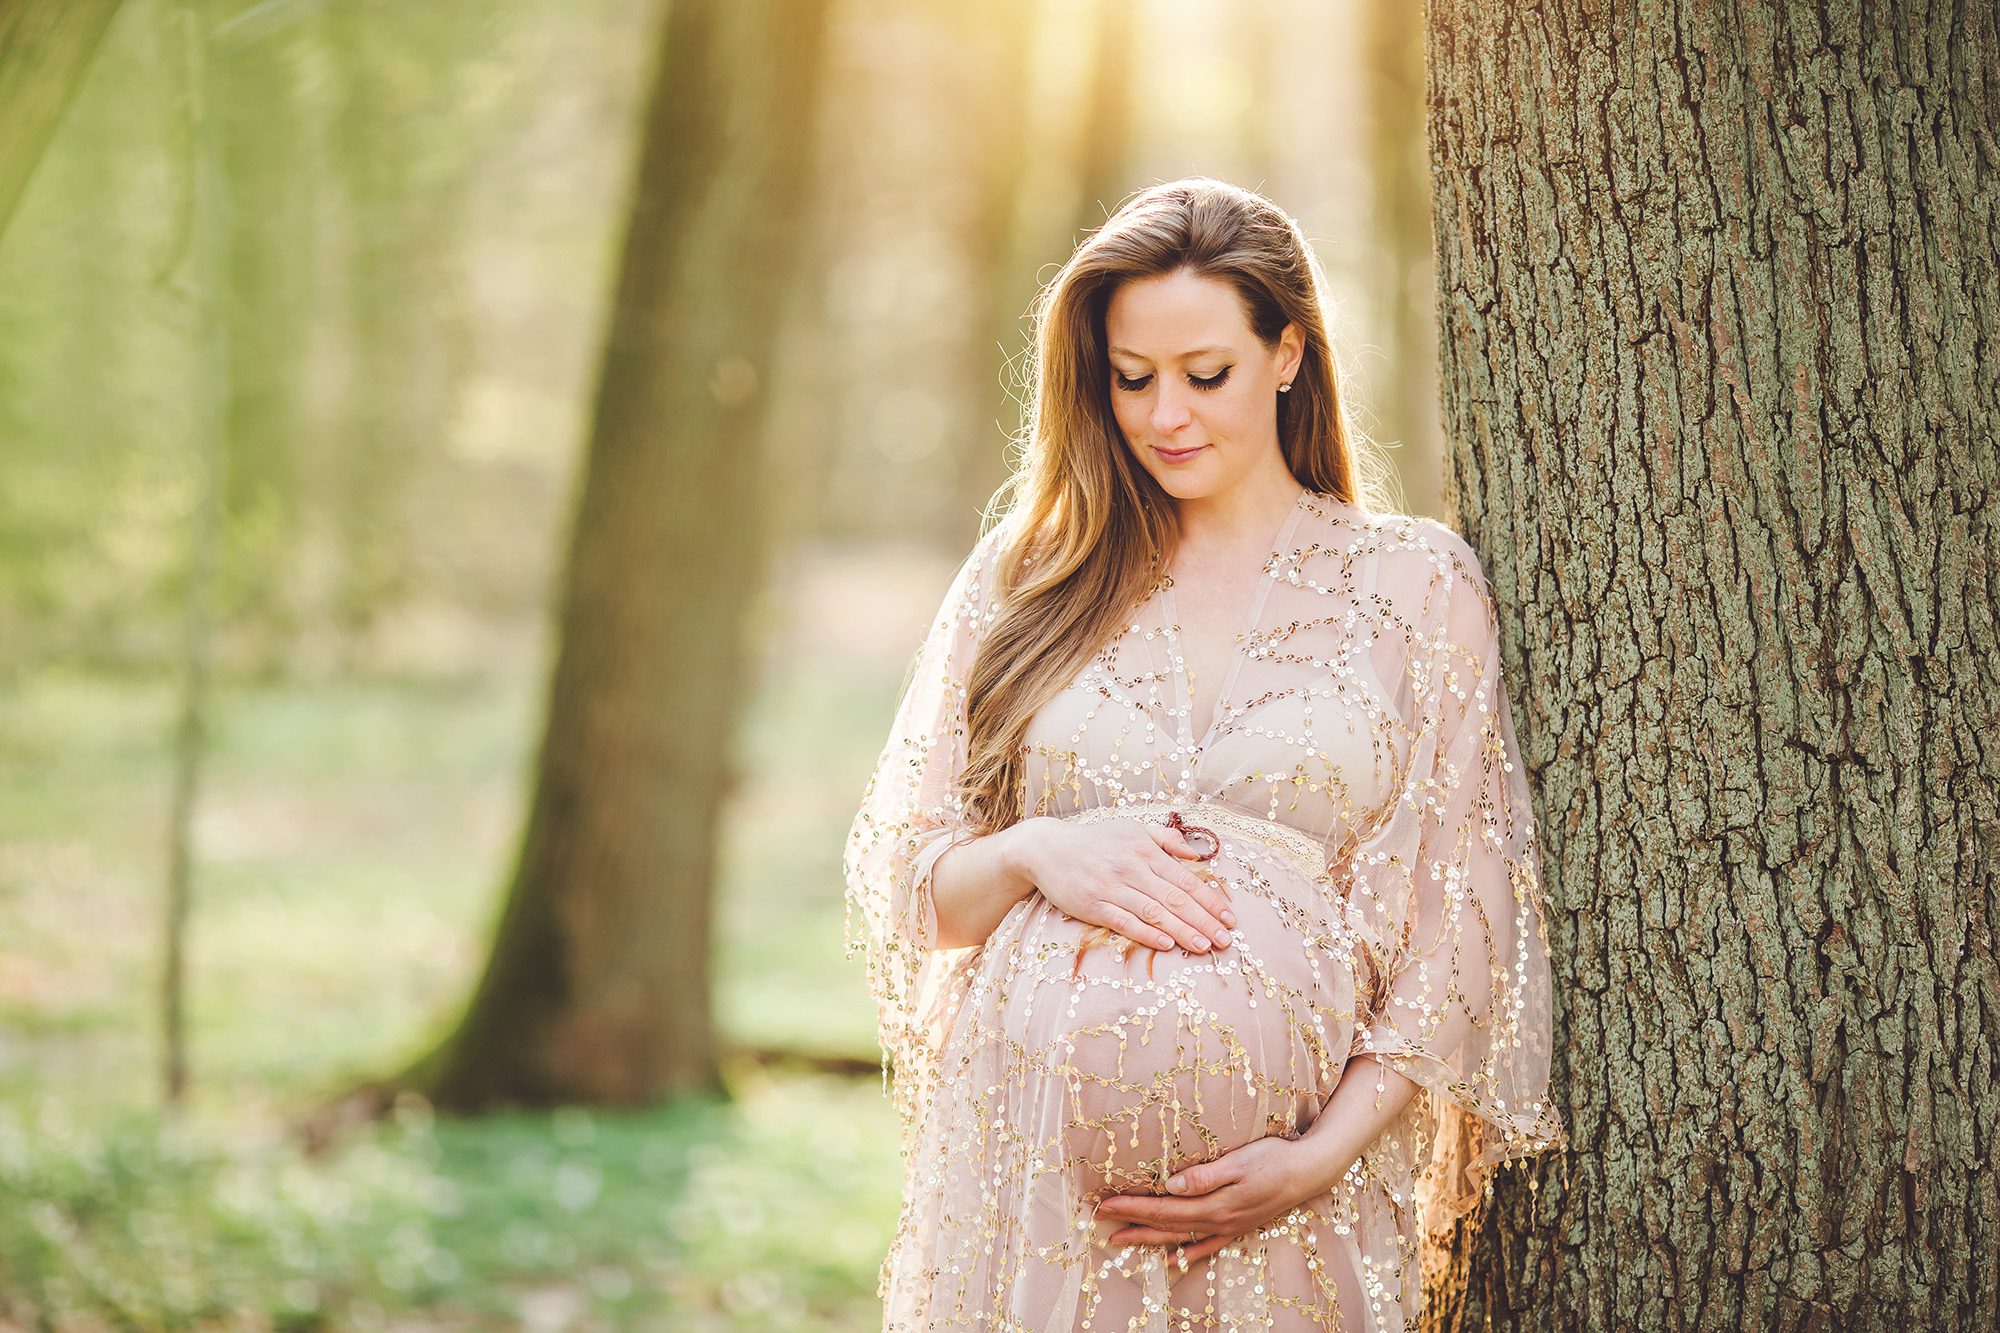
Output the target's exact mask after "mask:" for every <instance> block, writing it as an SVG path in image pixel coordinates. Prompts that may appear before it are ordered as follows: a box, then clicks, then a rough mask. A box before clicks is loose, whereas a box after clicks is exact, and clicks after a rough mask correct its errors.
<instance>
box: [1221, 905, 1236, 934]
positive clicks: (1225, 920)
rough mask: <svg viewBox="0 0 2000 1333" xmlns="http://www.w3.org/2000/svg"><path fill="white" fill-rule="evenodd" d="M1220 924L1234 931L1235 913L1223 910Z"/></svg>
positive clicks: (1226, 909)
mask: <svg viewBox="0 0 2000 1333" xmlns="http://www.w3.org/2000/svg"><path fill="white" fill-rule="evenodd" d="M1222 924H1223V925H1225V926H1228V927H1230V928H1232V929H1234V928H1235V925H1236V913H1234V912H1232V911H1230V910H1229V909H1228V908H1227V907H1225V908H1223V909H1222Z"/></svg>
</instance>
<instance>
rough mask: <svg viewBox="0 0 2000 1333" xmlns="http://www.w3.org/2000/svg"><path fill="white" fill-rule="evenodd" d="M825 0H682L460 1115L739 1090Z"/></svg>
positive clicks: (669, 40)
mask: <svg viewBox="0 0 2000 1333" xmlns="http://www.w3.org/2000/svg"><path fill="white" fill-rule="evenodd" d="M825 21H826V12H825V7H824V5H823V4H821V3H817V2H815V3H804V2H800V3H783V4H780V3H777V2H776V0H754V2H753V0H673V4H672V5H671V6H670V7H669V8H668V10H667V20H666V23H665V26H664V29H663V34H664V42H665V45H664V48H663V53H662V55H661V57H660V62H659V66H658V75H657V85H656V88H655V91H654V95H653V100H652V102H651V105H650V107H649V110H648V113H647V123H646V129H645V133H644V136H643V147H642V150H641V161H640V164H639V170H638V177H637V185H636V193H635V201H634V205H633V209H632V220H631V225H630V230H629V234H628V236H627V238H626V243H625V252H624V257H623V261H622V266H621V272H620V277H619V283H618V289H617V296H616V304H615V308H614V310H613V312H612V317H611V331H610V337H609V341H608V345H607V347H606V349H605V355H604V369H603V375H602V379H601V382H600V385H599V390H598V396H597V403H596V412H595V417H594V421H593V425H592V434H591V440H590V447H589V454H588V459H587V462H586V466H585V472H584V478H583V488H582V496H581V500H580V503H579V505H578V508H577V513H576V526H575V535H574V538H573V543H572V546H571V549H570V556H569V566H568V572H567V576H566V582H565V586H564V591H563V599H562V608H561V617H560V621H561V623H560V635H561V639H560V643H561V647H560V652H559V656H558V660H557V663H556V668H555V676H554V681H553V685H552V688H551V693H550V700H549V710H548V722H547V730H546V732H545V734H544V737H543V740H542V747H541V753H540V757H539V764H538V768H537V772H536V781H535V795H534V801H533V807H532V809H531V811H530V813H529V816H528V826H527V830H526V834H525V837H524V841H523V846H522V850H521V855H520V862H519V865H518V868H517V869H516V871H515V876H514V882H513V886H512V889H511V891H510V893H509V895H508V901H507V907H506V911H505V914H504V916H503V918H502V920H501V923H500V928H499V934H498V937H497V938H496V940H495V942H494V946H493V953H492V957H491V959H490V960H489V962H488V964H487V970H486V973H485V976H484V977H483V979H482V980H481V982H480V984H479V987H478V990H477V992H476V994H475V995H474V996H473V999H472V1002H471V1006H470V1008H469V1010H468V1012H467V1013H466V1015H465V1018H464V1020H463V1022H462V1024H461V1026H460V1027H459V1029H458V1031H457V1032H456V1034H455V1035H453V1036H452V1037H451V1038H450V1039H449V1040H448V1041H447V1042H446V1043H445V1044H444V1045H443V1046H442V1047H441V1048H440V1049H439V1050H438V1051H437V1052H436V1053H435V1054H434V1055H433V1056H432V1057H431V1059H430V1060H429V1061H428V1062H427V1063H426V1065H425V1066H423V1067H422V1068H420V1070H419V1071H417V1073H418V1077H419V1080H420V1081H421V1082H423V1083H424V1084H426V1085H427V1086H428V1088H429V1090H430V1092H431V1093H432V1095H433V1096H434V1097H435V1098H436V1099H437V1100H438V1101H439V1102H441V1103H442V1104H444V1105H446V1106H449V1107H452V1108H458V1109H466V1108H475V1107H479V1106H483V1105H487V1104H491V1103H495V1102H526V1103H549V1102H555V1101H579V1102H602V1103H613V1104H632V1103H639V1102H644V1101H649V1100H653V1099H656V1098H659V1097H663V1096H666V1095H669V1094H673V1093H677V1092H681V1091H699V1090H713V1089H715V1088H716V1087H717V1086H718V1080H717V1075H716V1068H715V1053H714V1038H713V1034H712V1031H711V1018H710V996H709V990H710V981H709V945H710V935H711V920H712V915H713V912H712V899H713V892H712V889H713V880H714V871H715V863H716V832H717V824H718V816H719V813H720V811H721V809H722V807H723V804H724V800H725V798H726V796H727V795H728V791H729V787H730V783H731V773H730V756H731V754H732V752H733V749H734V733H735V729H736V721H737V718H738V715H739V712H740V708H741V704H742V702H743V700H744V698H745V693H746V691H745V685H744V679H743V677H744V673H745V670H746V667H747V665H748V663H749V661H750V660H751V659H750V655H749V653H748V652H747V648H748V645H747V643H746V639H747V636H748V632H749V629H750V628H751V616H750V611H751V608H752V602H753V599H754V598H755V597H756V595H757V593H758V590H759V587H760V582H761V576H762V572H763V565H764V556H765V547H766V537H767V532H766V516H767V509H768V506H767V505H766V503H765V498H764V497H765V495H766V492H767V490H768V482H767V480H766V478H765V477H764V476H763V474H762V469H761V468H760V461H761V454H762V447H761V442H760V438H759V436H760V433H761V424H762V421H763V418H764V405H765V401H766V398H767V395H768V392H769V386H768V383H767V380H768V375H769V370H768V368H769V365H770V353H771V344H772V340H773V335H774V333H775V331H776V329H777V327H778V313H779V306H780V303H781V300H782V298H783V295H784V291H785V286H786V281H787V272H788V270H789V268H790V267H791V265H790V262H789V261H790V260H791V259H792V258H793V237H792V234H791V230H790V229H791V228H792V227H794V226H795V225H796V221H795V220H796V218H797V216H798V215H799V214H800V213H801V212H802V211H803V209H804V207H805V205H806V202H807V182H808V181H809V179H810V174H811V173H810V171H809V164H810V157H811V155H810V151H809V148H810V142H809V141H810V133H809V131H810V127H811V122H812V117H813V112H814V106H815V99H816V96H817V90H818V83H819V79H820V75H821V58H820V48H821V44H822V40H823V34H824V28H825Z"/></svg>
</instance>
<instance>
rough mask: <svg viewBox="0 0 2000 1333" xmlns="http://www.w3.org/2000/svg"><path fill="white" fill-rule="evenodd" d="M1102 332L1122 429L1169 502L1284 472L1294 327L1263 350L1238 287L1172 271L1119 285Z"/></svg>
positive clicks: (1299, 342) (1298, 342)
mask: <svg viewBox="0 0 2000 1333" xmlns="http://www.w3.org/2000/svg"><path fill="white" fill-rule="evenodd" d="M1104 332H1105V344H1106V346H1107V347H1108V348H1109V349H1110V359H1111V372H1110V373H1111V406H1112V409H1113V411H1114V412H1116V414H1117V417H1118V427H1119V429H1120V430H1121V431H1122V432H1123V433H1124V436H1125V443H1126V445H1127V446H1128V447H1130V448H1131V450H1132V453H1133V456H1134V457H1136V458H1137V459H1138V460H1139V465H1140V466H1141V467H1143V468H1145V469H1146V471H1148V472H1150V473H1152V474H1153V478H1154V480H1156V481H1158V482H1159V483H1160V485H1161V486H1162V487H1163V488H1164V489H1165V490H1166V492H1167V493H1168V494H1169V495H1172V496H1173V497H1174V498H1175V499H1177V500H1194V499H1201V498H1204V497H1207V496H1211V495H1215V494H1218V493H1220V492H1222V491H1226V490H1228V489H1229V488H1230V487H1232V486H1234V485H1235V484H1237V483H1238V482H1240V481H1242V480H1243V479H1244V478H1245V477H1247V476H1249V475H1251V474H1252V473H1254V472H1257V471H1259V470H1260V469H1262V468H1266V467H1271V466H1273V465H1275V466H1277V467H1279V468H1283V467H1284V460H1283V457H1282V456H1281V454H1280V453H1279V450H1278V386H1279V385H1280V384H1289V383H1290V382H1291V379H1292V376H1293V375H1295V374H1296V373H1298V367H1299V361H1300V359H1301V355H1302V350H1303V347H1304V339H1303V338H1301V337H1300V335H1299V332H1298V330H1297V328H1295V327H1294V326H1293V325H1290V324H1287V325H1286V326H1285V328H1284V331H1283V333H1282V334H1280V336H1279V339H1278V344H1277V346H1275V347H1266V346H1264V344H1263V343H1261V342H1258V341H1257V336H1256V335H1255V334H1254V333H1252V332H1251V331H1250V324H1249V321H1248V320H1247V319H1246V318H1245V316H1244V312H1243V303H1242V300H1241V299H1240V298H1239V297H1238V296H1237V294H1236V291H1235V289H1234V288H1232V287H1230V286H1229V285H1228V284H1226V283H1224V282H1221V281H1219V280H1217V279H1215V278H1208V277H1203V276H1201V275H1199V274H1196V273H1192V272H1189V271H1188V270H1186V269H1177V270H1175V271H1174V272H1172V273H1169V274H1165V275H1162V276H1158V277H1149V278H1134V279H1132V280H1130V281H1128V282H1125V283H1123V284H1121V285H1120V286H1119V287H1118V289H1117V290H1116V291H1114V292H1113V293H1112V294H1111V300H1110V302H1109V304H1108V305H1107V306H1106V307H1105V311H1104Z"/></svg>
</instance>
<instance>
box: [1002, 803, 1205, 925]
mask: <svg viewBox="0 0 2000 1333" xmlns="http://www.w3.org/2000/svg"><path fill="white" fill-rule="evenodd" d="M1017 837H1018V839H1019V850H1018V851H1017V853H1016V857H1017V862H1018V864H1019V866H1020V868H1021V869H1022V871H1024V872H1025V873H1026V875H1027V877H1028V878H1029V879H1030V880H1032V881H1033V883H1034V885H1035V888H1036V889H1037V890H1039V891H1040V893H1041V895H1042V897H1044V898H1046V899H1048V900H1049V902H1051V903H1053V904H1054V905H1055V906H1056V907H1057V908H1059V909H1061V910H1062V911H1063V912H1064V913H1065V914H1066V915H1069V916H1072V917H1075V918H1076V919H1077V920H1078V921H1082V922H1086V923H1088V924H1090V925H1093V926H1103V927H1104V928H1106V929H1107V930H1110V931H1113V932H1115V933H1117V934H1119V935H1123V936H1124V937H1125V938H1127V939H1129V940H1132V941H1135V942H1136V943H1139V944H1143V945H1145V946H1147V947H1148V948H1152V949H1172V948H1175V947H1176V946H1178V947H1180V948H1183V949H1186V950H1188V951H1189V952H1190V953H1205V952H1207V951H1208V950H1209V949H1211V948H1217V949H1219V948H1226V947H1227V946H1228V944H1229V939H1230V937H1229V930H1230V928H1231V927H1232V926H1234V925H1235V924H1236V914H1235V912H1233V911H1231V910H1230V907H1229V895H1228V893H1227V892H1226V891H1224V889H1223V888H1222V886H1221V883H1220V881H1219V880H1218V881H1212V880H1209V879H1205V878H1203V877H1202V876H1201V875H1199V874H1197V873H1196V872H1195V871H1193V870H1192V869H1190V868H1189V867H1188V864H1187V863H1188V862H1191V861H1192V862H1199V861H1200V860H1201V853H1202V851H1203V850H1205V848H1204V847H1202V846H1200V845H1198V844H1196V843H1194V842H1191V841H1189V840H1188V839H1187V838H1186V837H1184V836H1183V835H1182V834H1181V833H1180V832H1179V831H1178V830H1175V829H1172V828H1168V827H1167V826H1166V825H1164V824H1153V823H1149V822H1147V821H1144V820H1138V819H1107V820H1104V821H1102V822H1100V823H1091V824H1077V823H1073V822H1071V821H1068V820H1062V819H1055V818H1051V817H1049V816H1039V817H1037V818H1034V819H1030V820H1027V821H1025V822H1024V823H1023V824H1021V825H1020V826H1019V828H1018V833H1017Z"/></svg>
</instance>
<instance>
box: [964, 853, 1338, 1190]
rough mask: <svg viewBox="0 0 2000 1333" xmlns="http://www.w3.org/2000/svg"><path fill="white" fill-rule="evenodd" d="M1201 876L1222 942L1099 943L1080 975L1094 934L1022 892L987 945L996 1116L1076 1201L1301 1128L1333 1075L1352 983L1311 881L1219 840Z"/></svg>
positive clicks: (1280, 861)
mask: <svg viewBox="0 0 2000 1333" xmlns="http://www.w3.org/2000/svg"><path fill="white" fill-rule="evenodd" d="M1208 868H1209V869H1210V870H1212V871H1214V872H1215V873H1216V874H1217V875H1218V876H1219V877H1220V878H1221V879H1222V881H1223V883H1224V884H1225V886H1226V887H1227V888H1228V891H1229V895H1230V905H1231V907H1233V908H1234V909H1235V912H1236V919H1237V924H1236V929H1235V931H1234V941H1233V942H1232V943H1231V944H1230V945H1228V946H1227V947H1224V948H1220V949H1211V950H1210V951H1209V952H1207V953H1203V954H1189V953H1183V952H1180V951H1178V950H1174V951H1159V952H1156V951H1154V950H1152V949H1150V948H1146V947H1144V946H1141V945H1132V944H1129V942H1128V941H1126V940H1125V939H1124V938H1123V937H1119V936H1114V937H1113V938H1112V939H1111V940H1110V941H1109V942H1099V943H1096V944H1094V946H1093V947H1091V948H1089V949H1087V950H1086V951H1085V952H1084V953H1083V955H1082V960H1081V965H1080V966H1079V963H1078V949H1079V946H1080V945H1081V944H1082V943H1083V942H1084V941H1085V939H1086V937H1091V936H1094V935H1096V934H1098V932H1095V931H1094V928H1092V927H1090V926H1087V925H1085V924H1084V923H1083V922H1080V921H1077V920H1076V919H1074V918H1072V917H1070V916H1067V915H1065V914H1064V913H1063V912H1061V911H1060V910H1058V909H1057V908H1056V907H1054V906H1053V905H1051V904H1050V903H1049V902H1048V901H1047V900H1046V899H1044V898H1042V897H1041V896H1040V895H1039V894H1034V895H1030V896H1029V898H1028V899H1027V900H1026V901H1025V902H1023V903H1022V904H1020V905H1019V906H1017V907H1016V909H1015V911H1014V912H1013V913H1012V914H1010V916H1009V918H1008V920H1007V921H1006V922H1004V923H1003V924H1002V927H1001V929H1000V930H999V931H996V932H995V937H994V939H993V940H992V941H991V942H990V944H991V945H992V946H997V947H989V949H988V950H987V954H986V959H985V965H986V967H988V968H991V969H994V970H995V972H996V973H999V975H995V976H994V977H993V978H992V980H993V983H994V984H993V986H992V988H991V989H990V990H988V991H987V992H986V993H987V994H988V995H989V996H990V997H993V998H992V1000H991V1002H992V1003H993V1004H994V1006H995V1012H993V1013H992V1014H991V1015H990V1016H989V1018H990V1021H992V1022H993V1023H994V1025H995V1027H996V1028H997V1029H998V1032H999V1033H1000V1034H1001V1035H1002V1036H1003V1037H1004V1039H1005V1043H1006V1046H1007V1048H1008V1060H1007V1064H1008V1065H1009V1066H1010V1067H1011V1069H1012V1070H1013V1071H1015V1072H1017V1073H1018V1074H1019V1075H1020V1077H1019V1078H1009V1079H1007V1080H1006V1081H1005V1082H1006V1084H1007V1090H1008V1091H1007V1094H1006V1095H1005V1096H1004V1098H1003V1099H1004V1100H1007V1101H1011V1102H1012V1103H1013V1105H1011V1106H1007V1107H1004V1108H1003V1114H1011V1115H1012V1116H1013V1117H1014V1124H1015V1130H1016V1132H1019V1133H1024V1134H1028V1135H1031V1136H1033V1137H1035V1138H1037V1139H1038V1140H1040V1142H1039V1144H1038V1149H1039V1156H1040V1157H1041V1158H1042V1160H1043V1161H1044V1162H1045V1163H1047V1164H1048V1165H1050V1166H1055V1165H1057V1164H1060V1165H1061V1168H1062V1169H1063V1170H1064V1171H1065V1172H1066V1173H1068V1174H1069V1176H1070V1177H1071V1179H1072V1181H1073V1182H1074V1184H1075V1186H1076V1188H1077V1191H1078V1193H1080V1194H1081V1195H1083V1196H1085V1197H1089V1198H1093V1199H1094V1198H1096V1197H1099V1196H1102V1195H1104V1194H1112V1193H1122V1192H1129V1191H1135V1190H1159V1189H1162V1188H1163V1187H1164V1183H1165V1181H1166V1178H1167V1177H1168V1176H1169V1175H1171V1174H1173V1172H1175V1171H1177V1170H1179V1169H1181V1168H1182V1167H1184V1166H1187V1165H1189V1164H1190V1163H1194V1162H1202V1161H1209V1160H1211V1159H1213V1158H1216V1157H1219V1156H1221V1155H1222V1154H1223V1153H1225V1152H1228V1151H1229V1150H1230V1149H1232V1148H1236V1147H1240V1146H1241V1145H1243V1144H1245V1143H1248V1142H1250V1141H1251V1140H1253V1139H1258V1138H1262V1137H1265V1136H1266V1135H1270V1134H1285V1135H1291V1134H1295V1133H1297V1132H1299V1131H1301V1130H1303V1129H1304V1128H1305V1126H1307V1125H1309V1124H1310V1123H1311V1122H1312V1118H1313V1116H1314V1115H1315V1114H1316V1113H1317V1111H1318V1109H1319V1106H1320V1105H1321V1104H1322V1103H1323V1102H1324V1101H1325V1099H1326V1097H1327V1096H1328V1095H1330V1094H1331V1092H1332V1091H1333V1087H1334V1085H1335V1084H1336V1083H1337V1082H1338V1081H1339V1078H1340V1074H1341V1071H1342V1070H1343V1069H1344V1068H1345V1066H1346V1062H1347V1053H1348V1049H1349V1046H1350V1044H1351V1042H1352V1039H1353V1031H1354V980H1353V977H1354V974H1353V968H1352V965H1351V963H1350V962H1348V961H1345V946H1344V943H1343V940H1342V938H1341V936H1340V935H1339V933H1338V931H1337V929H1336V928H1334V927H1332V926H1330V925H1329V924H1328V921H1329V918H1331V917H1334V916H1335V914H1334V913H1332V912H1331V911H1329V909H1328V907H1327V905H1326V904H1325V901H1324V898H1325V889H1324V887H1323V886H1322V885H1320V884H1318V883H1316V882H1315V881H1313V880H1311V879H1308V878H1307V877H1306V876H1305V875H1304V874H1302V873H1301V872H1300V871H1299V870H1298V869H1296V868H1294V867H1293V866H1292V865H1291V864H1289V863H1288V862H1287V861H1286V860H1285V859H1284V858H1282V857H1278V856H1275V855H1268V854H1264V853H1261V852H1260V851H1259V850H1258V849H1257V847H1256V846H1255V845H1254V844H1244V843H1241V842H1239V841H1237V840H1231V839H1225V840H1224V847H1223V850H1222V853H1221V854H1220V855H1218V856H1217V857H1216V858H1215V859H1214V860H1212V861H1210V862H1209V863H1208ZM998 1094H1000V1089H998V1088H996V1095H998Z"/></svg>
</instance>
